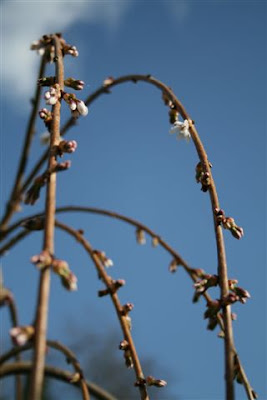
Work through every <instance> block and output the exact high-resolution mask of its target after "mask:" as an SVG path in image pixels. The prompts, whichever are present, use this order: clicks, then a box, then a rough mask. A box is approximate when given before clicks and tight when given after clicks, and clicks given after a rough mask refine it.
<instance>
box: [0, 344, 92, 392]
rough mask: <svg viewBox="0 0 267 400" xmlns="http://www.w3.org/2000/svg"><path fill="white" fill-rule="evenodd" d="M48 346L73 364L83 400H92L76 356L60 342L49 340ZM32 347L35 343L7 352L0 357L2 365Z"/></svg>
mask: <svg viewBox="0 0 267 400" xmlns="http://www.w3.org/2000/svg"><path fill="white" fill-rule="evenodd" d="M46 345H47V346H48V347H51V348H53V349H55V350H58V351H59V352H60V353H62V354H63V355H65V356H66V360H67V362H68V363H71V364H72V366H73V368H74V371H75V372H76V373H77V374H78V376H77V382H80V386H81V390H82V394H83V400H90V397H89V392H88V388H87V386H86V380H85V378H84V373H83V371H82V368H81V366H80V363H79V361H78V360H77V358H76V356H75V354H74V353H73V352H72V351H71V350H70V349H69V348H68V347H67V346H65V345H63V344H62V343H60V342H59V341H53V340H47V341H46ZM32 347H33V343H31V342H30V343H27V344H25V345H24V346H19V347H13V348H12V349H11V350H9V351H7V352H6V353H5V354H3V355H2V356H1V357H0V365H1V364H3V363H4V362H6V361H7V360H9V359H10V358H12V357H14V356H17V355H19V354H20V353H21V352H23V351H26V350H30V349H32Z"/></svg>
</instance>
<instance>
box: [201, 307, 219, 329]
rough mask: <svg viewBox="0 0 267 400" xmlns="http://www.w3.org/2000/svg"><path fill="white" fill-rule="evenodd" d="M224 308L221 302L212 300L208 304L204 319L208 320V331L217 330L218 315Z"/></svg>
mask: <svg viewBox="0 0 267 400" xmlns="http://www.w3.org/2000/svg"><path fill="white" fill-rule="evenodd" d="M221 307H222V303H221V301H220V300H210V301H208V302H207V309H206V311H205V313H204V319H208V320H209V322H208V326H207V329H209V330H211V331H212V330H213V329H215V328H216V326H217V324H218V318H217V315H218V313H219V311H220V309H221Z"/></svg>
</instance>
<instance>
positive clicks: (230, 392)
mask: <svg viewBox="0 0 267 400" xmlns="http://www.w3.org/2000/svg"><path fill="white" fill-rule="evenodd" d="M127 81H132V82H134V83H136V82H138V81H144V82H147V83H150V84H152V85H154V86H156V87H157V88H159V89H160V90H161V91H162V93H164V94H165V95H166V96H168V98H169V100H170V101H171V102H172V104H173V105H174V107H175V109H176V110H177V112H179V113H180V114H181V116H182V117H183V119H184V120H187V121H189V123H190V124H189V130H190V133H191V136H192V139H193V142H194V144H195V147H196V150H197V153H198V156H199V159H200V162H201V163H202V167H203V169H204V170H205V173H207V174H209V177H210V184H209V188H208V190H209V194H210V199H211V205H212V215H213V220H214V230H215V237H216V244H217V258H218V275H219V284H220V289H221V300H222V301H223V300H224V299H225V298H226V297H227V294H228V293H229V286H228V273H227V262H226V254H225V246H224V238H223V233H222V228H221V226H220V225H219V224H218V223H217V220H216V216H215V209H220V205H219V200H218V195H217V191H216V186H215V183H214V180H213V177H212V173H211V169H210V164H209V160H208V158H207V154H206V151H205V149H204V146H203V144H202V142H201V140H200V138H199V135H198V133H197V130H196V128H195V126H194V123H193V121H192V119H191V118H190V116H189V114H188V113H187V112H186V110H185V108H184V107H183V105H182V104H181V102H180V101H179V100H178V99H177V97H176V96H175V95H174V93H173V92H172V90H171V89H170V88H169V87H167V86H166V85H165V84H163V83H162V82H160V81H158V80H157V79H155V78H153V77H152V76H151V75H128V76H125V77H121V78H118V79H116V80H111V82H110V83H109V84H104V85H103V87H101V88H100V89H98V90H97V91H96V92H95V93H94V94H92V95H91V96H89V97H88V99H87V101H86V104H87V105H89V104H90V102H92V101H94V100H95V99H96V98H97V97H98V96H99V95H101V94H103V93H109V91H110V89H111V88H112V87H113V86H115V85H118V84H120V83H124V82H127ZM45 157H46V156H45ZM223 318H224V325H225V340H224V343H225V383H226V393H227V398H228V400H232V399H234V385H233V380H234V339H233V330H232V321H231V306H230V305H225V306H224V307H223Z"/></svg>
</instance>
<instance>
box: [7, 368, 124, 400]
mask: <svg viewBox="0 0 267 400" xmlns="http://www.w3.org/2000/svg"><path fill="white" fill-rule="evenodd" d="M32 367H33V365H32V363H31V362H26V361H25V362H20V363H12V364H11V363H10V364H5V365H3V366H1V368H0V379H1V378H4V377H5V376H9V375H13V374H29V373H30V372H31V370H32ZM44 373H45V375H46V376H48V377H50V378H54V379H58V380H61V381H62V382H65V383H68V384H70V385H73V386H79V382H72V378H73V374H72V373H71V372H69V371H65V370H62V369H60V368H55V367H52V366H49V365H46V366H45V368H44ZM86 386H87V388H88V390H89V391H90V393H92V395H94V396H95V397H96V398H97V399H98V400H118V399H117V398H116V397H114V396H113V395H112V394H110V393H108V392H107V391H106V390H104V389H102V388H101V387H100V386H98V385H96V384H95V383H92V382H87V381H86Z"/></svg>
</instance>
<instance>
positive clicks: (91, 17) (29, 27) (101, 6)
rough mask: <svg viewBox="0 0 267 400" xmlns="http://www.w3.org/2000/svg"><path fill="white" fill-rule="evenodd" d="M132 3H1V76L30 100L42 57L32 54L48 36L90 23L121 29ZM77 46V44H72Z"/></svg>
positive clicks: (111, 0)
mask: <svg viewBox="0 0 267 400" xmlns="http://www.w3.org/2000/svg"><path fill="white" fill-rule="evenodd" d="M130 4H131V1H123V2H122V1H120V0H107V1H105V0H104V1H94V0H87V1H48V0H47V1H19V0H18V1H11V0H6V1H4V2H2V3H1V6H0V13H1V33H2V35H1V36H2V40H1V58H2V62H1V77H2V79H3V82H5V85H4V86H5V88H7V86H8V87H9V88H13V90H10V91H7V90H5V91H6V92H7V93H2V95H4V96H9V93H12V92H13V93H14V91H15V93H16V96H15V97H16V99H17V100H19V101H21V100H22V98H24V99H28V98H30V96H31V94H32V92H33V87H34V79H35V77H36V74H37V63H38V57H37V56H36V54H33V53H32V54H31V53H30V51H29V48H30V44H31V42H32V41H33V40H36V39H39V38H40V37H41V36H42V35H43V34H44V33H51V32H60V31H64V30H66V29H67V28H68V27H69V26H71V25H73V24H75V23H77V22H82V21H86V22H88V23H90V22H94V23H104V24H105V26H108V27H109V28H110V29H114V28H116V27H117V25H118V23H119V21H120V19H121V18H122V17H123V15H124V14H125V12H126V11H127V9H128V7H129V5H130ZM71 44H74V45H75V43H71Z"/></svg>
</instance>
